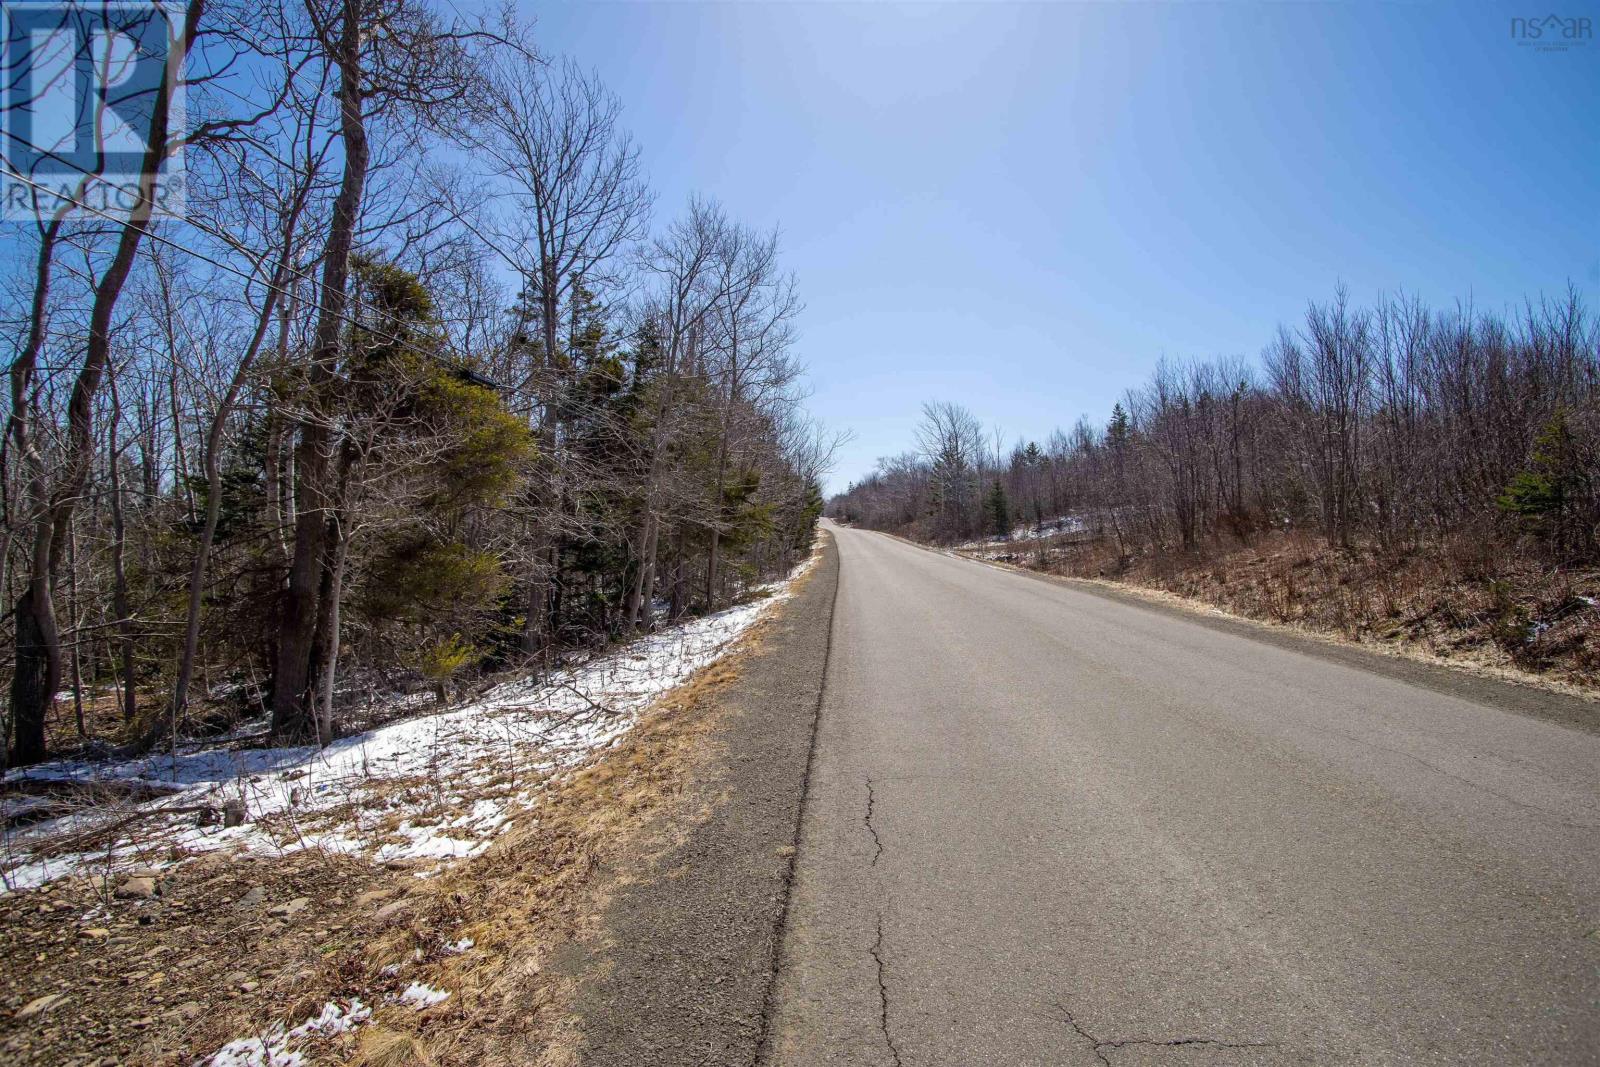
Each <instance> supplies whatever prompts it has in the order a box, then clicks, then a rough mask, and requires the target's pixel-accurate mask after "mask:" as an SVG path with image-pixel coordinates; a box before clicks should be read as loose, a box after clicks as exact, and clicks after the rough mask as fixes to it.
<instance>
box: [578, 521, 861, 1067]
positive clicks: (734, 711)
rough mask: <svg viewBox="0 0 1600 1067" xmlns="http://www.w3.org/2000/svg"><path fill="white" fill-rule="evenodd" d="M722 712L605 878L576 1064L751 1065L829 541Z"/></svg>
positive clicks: (821, 646) (777, 915) (829, 571)
mask: <svg viewBox="0 0 1600 1067" xmlns="http://www.w3.org/2000/svg"><path fill="white" fill-rule="evenodd" d="M826 541H827V543H826V545H825V547H824V549H823V551H822V558H821V559H820V560H819V562H818V563H817V565H816V566H815V568H814V569H813V571H812V573H811V574H810V575H809V576H808V577H807V579H805V584H804V586H803V587H802V588H801V589H800V590H799V591H798V592H797V594H796V595H795V597H794V598H793V599H792V600H791V601H790V602H789V603H788V604H786V605H784V606H783V608H782V609H781V610H780V611H779V613H778V614H777V615H776V616H775V617H774V618H773V619H772V620H771V622H770V623H769V624H768V626H767V627H766V629H765V632H764V633H763V634H762V636H761V643H760V646H759V648H758V649H756V650H755V651H754V652H753V654H751V655H750V656H749V657H747V658H746V659H745V660H744V662H743V663H742V664H741V667H740V671H739V674H738V677H737V678H735V679H734V680H733V681H732V682H731V683H730V684H729V685H728V686H727V688H725V689H724V690H722V691H721V692H720V693H719V695H718V698H717V702H718V711H719V714H718V715H717V717H716V720H715V722H714V723H713V725H712V726H711V729H710V731H709V732H708V735H707V737H706V738H705V745H706V746H707V747H706V749H705V758H704V759H703V760H702V761H701V762H700V764H699V769H698V772H697V773H695V774H694V775H692V776H691V777H690V779H689V780H688V781H687V782H686V783H685V784H684V796H683V797H682V798H681V800H680V802H679V803H676V804H674V805H673V809H674V813H673V814H672V815H670V816H668V817H666V818H663V819H660V820H658V822H657V825H655V826H653V827H651V828H650V829H649V831H648V832H647V833H645V834H643V835H641V837H642V840H641V842H640V846H639V847H638V849H637V850H635V853H634V855H632V856H630V857H625V858H624V860H623V861H620V862H618V863H617V864H616V869H615V870H613V871H610V872H604V873H606V874H608V875H610V876H611V877H614V878H616V879H617V880H618V882H619V884H618V887H617V889H616V891H615V892H614V893H612V894H611V895H610V897H609V899H608V902H607V906H606V909H605V912H604V914H603V916H602V917H601V920H600V929H599V933H598V935H597V936H596V937H595V938H593V939H591V940H590V942H589V943H588V944H587V946H586V947H582V948H579V947H576V946H575V947H574V948H573V950H572V952H570V953H568V954H567V955H568V959H567V960H565V961H564V964H563V969H565V970H568V971H570V972H572V973H574V975H575V976H576V977H577V978H578V986H577V989H576V991H575V995H574V999H573V1002H572V1004H573V1009H574V1012H575V1015H576V1021H577V1029H578V1032H579V1033H580V1035H581V1038H580V1048H579V1052H578V1057H577V1058H578V1061H579V1062H581V1063H583V1064H585V1065H602V1064H618V1065H623V1064H625V1065H628V1067H637V1065H640V1064H650V1065H652V1067H672V1065H677V1064H685V1065H687V1064H695V1065H718V1064H733V1063H738V1064H748V1063H750V1062H752V1061H753V1060H754V1058H755V1055H756V1050H757V1048H758V1046H759V1044H760V1042H761V1040H762V1037H763V1029H764V1026H765V1017H766V1012H767V999H768V996H769V994H770V990H771V986H772V980H773V975H774V972H775V968H776V965H777V953H778V948H779V944H780V941H781V938H782V934H783V921H784V913H785V908H786V906H787V901H788V895H789V885H790V881H791V879H792V877H793V873H794V842H795V837H796V834H797V832H798V826H799V820H800V811H801V804H802V801H803V800H804V797H805V791H806V783H807V776H808V774H809V765H810V757H811V748H812V740H813V736H814V733H815V727H816V719H817V712H818V708H819V706H820V702H821V695H822V686H823V680H824V676H825V672H826V665H827V657H828V645H829V634H830V630H831V626H832V619H833V607H834V597H835V593H836V591H837V588H838V579H839V557H838V551H837V549H836V547H835V546H834V544H833V541H832V538H831V536H828V537H826Z"/></svg>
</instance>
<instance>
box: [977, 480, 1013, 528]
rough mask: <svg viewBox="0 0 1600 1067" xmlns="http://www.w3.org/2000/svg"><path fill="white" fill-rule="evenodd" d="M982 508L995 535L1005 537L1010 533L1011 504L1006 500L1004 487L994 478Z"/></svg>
mask: <svg viewBox="0 0 1600 1067" xmlns="http://www.w3.org/2000/svg"><path fill="white" fill-rule="evenodd" d="M983 510H984V514H985V517H986V518H987V519H988V520H989V528H990V529H991V530H992V531H993V532H994V535H995V536H996V537H1007V536H1010V534H1011V506H1010V504H1008V503H1007V501H1006V487H1005V486H1004V485H1002V484H1000V482H999V480H998V479H996V481H995V483H994V486H993V488H991V489H990V490H989V497H988V499H987V500H985V501H984V504H983Z"/></svg>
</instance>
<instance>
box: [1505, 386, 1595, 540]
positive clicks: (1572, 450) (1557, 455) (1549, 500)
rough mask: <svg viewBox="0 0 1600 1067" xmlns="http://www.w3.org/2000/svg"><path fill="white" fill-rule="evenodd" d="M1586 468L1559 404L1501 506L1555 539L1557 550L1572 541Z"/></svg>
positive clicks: (1534, 530)
mask: <svg viewBox="0 0 1600 1067" xmlns="http://www.w3.org/2000/svg"><path fill="white" fill-rule="evenodd" d="M1582 483H1583V470H1582V467H1581V465H1580V463H1579V461H1578V448H1577V441H1576V440H1575V439H1574V437H1573V434H1572V429H1571V427H1570V426H1569V425H1568V424H1567V412H1566V409H1565V408H1560V407H1558V408H1556V411H1555V414H1554V415H1552V416H1550V421H1549V422H1547V423H1545V426H1544V429H1542V430H1540V431H1539V436H1538V437H1537V438H1536V439H1535V440H1534V443H1533V459H1532V462H1531V463H1530V464H1529V466H1528V468H1527V469H1526V470H1524V471H1522V472H1521V473H1519V474H1518V475H1517V476H1516V477H1515V478H1513V479H1511V484H1510V485H1508V486H1507V487H1506V490H1505V492H1504V493H1502V494H1500V499H1499V500H1498V501H1496V503H1497V504H1498V505H1499V507H1500V510H1502V511H1504V512H1507V513H1509V514H1511V515H1515V516H1517V517H1518V518H1520V519H1521V520H1522V521H1523V522H1524V523H1526V524H1527V525H1528V526H1529V527H1530V528H1531V529H1532V530H1533V532H1535V533H1536V534H1538V535H1539V536H1541V537H1543V538H1545V539H1546V540H1548V541H1550V542H1552V543H1553V544H1554V546H1555V549H1556V551H1557V552H1564V551H1565V550H1566V548H1567V544H1568V536H1567V526H1568V525H1569V523H1568V518H1569V512H1570V510H1571V509H1570V507H1569V502H1570V501H1571V500H1572V499H1573V498H1574V497H1575V496H1576V495H1577V494H1578V493H1579V492H1580V490H1581V488H1582Z"/></svg>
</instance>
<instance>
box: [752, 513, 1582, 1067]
mask: <svg viewBox="0 0 1600 1067" xmlns="http://www.w3.org/2000/svg"><path fill="white" fill-rule="evenodd" d="M835 532H836V535H837V538H838V545H839V550H840V553H841V567H842V570H841V585H840V588H839V595H838V605H837V612H836V615H835V619H834V633H833V650H832V660H831V666H830V669H829V673H828V687H827V691H826V694H825V697H824V701H823V705H822V711H821V719H820V726H819V730H818V736H817V741H816V745H817V747H816V750H815V757H814V764H813V769H812V773H811V778H810V786H809V792H808V794H807V798H806V803H805V812H804V817H803V823H802V828H801V838H800V852H799V858H798V868H797V873H796V878H795V883H794V888H793V895H792V898H791V901H790V911H789V917H788V929H787V933H786V936H785V940H784V943H783V947H782V952H781V958H780V965H781V969H780V973H779V978H778V983H777V988H776V990H775V993H774V996H775V1001H774V1009H773V1016H772V1019H771V1030H770V1034H769V1042H768V1047H767V1050H766V1051H767V1055H766V1057H765V1058H766V1061H767V1062H768V1063H771V1064H783V1065H792V1067H821V1065H825V1064H850V1065H860V1067H871V1065H901V1067H926V1065H954V1067H969V1065H971V1067H989V1065H995V1067H1024V1065H1030V1064H1086V1065H1090V1067H1093V1065H1096V1064H1113V1065H1117V1067H1122V1065H1131V1064H1213V1063H1217V1064H1221V1063H1229V1064H1232V1063H1237V1064H1251V1065H1257V1064H1289V1063H1295V1064H1303V1063H1315V1064H1363V1065H1366V1064H1387V1063H1395V1064H1400V1063H1406V1064H1410V1063H1419V1064H1432V1063H1439V1064H1492V1065H1497V1067H1498V1065H1506V1064H1524V1063H1527V1064H1532V1063H1538V1064H1579V1063H1600V933H1597V932H1595V931H1596V929H1597V928H1600V736H1597V735H1596V733H1595V732H1593V731H1592V730H1581V729H1575V728H1573V727H1570V726H1565V725H1561V724H1559V723H1556V722H1551V721H1548V720H1545V719H1541V718H1539V717H1535V716H1529V715H1524V714H1517V713H1513V712H1509V711H1505V710H1500V709H1498V708H1497V707H1495V706H1492V705H1493V702H1494V697H1493V693H1494V692H1495V691H1496V690H1495V687H1494V686H1487V687H1485V688H1484V690H1483V691H1482V693H1481V694H1479V695H1478V697H1477V698H1476V699H1464V698H1463V697H1461V696H1459V695H1448V694H1447V693H1445V692H1441V691H1439V690H1438V688H1437V687H1430V686H1428V685H1425V684H1417V683H1415V682H1407V681H1402V680H1397V679H1395V678H1392V677H1385V676H1383V675H1382V674H1380V673H1375V672H1372V671H1368V670H1363V669H1360V668H1359V667H1355V666H1351V665H1350V664H1348V663H1341V662H1338V661H1336V660H1334V659H1331V658H1329V657H1327V656H1322V655H1318V654H1316V653H1315V652H1314V651H1312V652H1308V651H1305V650H1296V649H1295V648H1286V647H1282V646H1281V644H1278V643H1274V642H1268V641H1262V640H1257V639H1252V638H1250V637H1247V636H1242V635H1240V634H1238V633H1233V632H1224V631H1219V630H1218V629H1217V628H1216V627H1214V626H1210V625H1208V624H1206V623H1205V622H1203V621H1199V620H1193V619H1187V618H1177V617H1173V616H1172V615H1171V614H1170V613H1163V612H1160V611H1155V610H1150V609H1147V608H1143V607H1139V606H1135V605H1131V604H1127V603H1124V602H1119V601H1117V600H1115V599H1108V598H1106V597H1103V596H1099V595H1096V594H1094V593H1091V592H1087V591H1084V590H1082V589H1077V588H1070V587H1066V586H1062V585H1059V584H1054V583H1050V582H1046V581H1042V580H1039V579H1036V578H1032V577H1028V576H1026V575H1021V574H1014V573H1008V572H1004V571H1000V570H997V569H994V568H991V567H986V566H983V565H981V564H977V563H972V562H969V561H965V560H957V559H952V558H949V557H946V556H942V555H937V554H934V553H931V552H927V551H924V550H922V549H918V548H916V547H914V546H911V545H907V544H905V543H903V542H898V541H895V540H892V539H890V538H888V537H884V536H881V535H877V534H871V533H866V532H860V531H855V530H836V531H835ZM1569 712H1570V708H1569Z"/></svg>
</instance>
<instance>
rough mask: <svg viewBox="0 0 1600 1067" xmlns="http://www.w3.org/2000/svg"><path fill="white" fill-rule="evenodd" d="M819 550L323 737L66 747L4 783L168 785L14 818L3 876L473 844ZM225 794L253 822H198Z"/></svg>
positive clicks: (671, 683) (503, 824) (46, 876)
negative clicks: (622, 634) (437, 701)
mask: <svg viewBox="0 0 1600 1067" xmlns="http://www.w3.org/2000/svg"><path fill="white" fill-rule="evenodd" d="M809 563H810V561H808V562H807V563H804V564H802V565H801V566H800V567H798V568H796V570H795V572H794V574H791V575H790V576H789V578H788V579H786V580H785V581H783V582H777V583H773V584H771V585H768V586H764V587H761V588H760V589H759V590H758V593H760V594H762V595H761V597H760V598H759V599H757V600H754V601H752V602H750V603H746V604H741V605H738V606H735V607H732V608H728V609H727V610H725V611H719V612H717V613H715V614H713V615H707V616H704V617H702V618H697V619H690V620H687V621H685V622H683V623H681V624H678V625H674V626H670V627H666V628H663V629H662V630H660V631H658V632H656V633H654V634H651V635H649V636H647V637H644V638H642V639H640V640H638V641H635V642H633V643H631V644H629V645H626V646H623V647H622V648H620V649H617V650H615V651H612V652H609V653H605V654H597V655H592V656H590V657H588V658H586V659H584V660H582V661H581V662H576V663H574V664H573V665H571V666H568V667H565V668H563V669H560V670H556V671H553V672H551V673H549V674H547V675H544V676H542V677H530V678H525V679H522V680H518V681H513V682H509V683H506V684H503V685H500V686H497V687H495V688H494V689H492V690H490V691H489V692H488V693H486V694H484V695H483V696H482V697H480V698H479V699H476V700H474V701H473V702H472V703H469V704H466V705H464V706H461V707H456V708H453V709H451V710H448V711H443V712H439V713H436V714H432V715H422V716H418V717H415V718H410V719H405V720H402V721H400V722H396V723H392V724H390V725H387V726H382V727H379V728H377V729H374V730H369V731H367V732H365V733H361V734H356V735H354V736H351V737H346V738H342V739H341V740H338V741H335V742H333V743H332V744H330V745H327V746H326V747H324V748H317V747H315V746H298V747H283V748H259V747H257V748H251V747H244V748H239V747H219V746H218V744H217V742H215V741H213V742H211V743H210V744H209V745H197V744H194V745H189V746H187V747H184V748H180V750H179V751H178V752H177V753H176V754H162V755H156V756H151V757H148V758H144V759H137V760H130V761H125V762H110V763H104V762H101V763H96V762H90V761H61V762H56V763H46V764H40V765H38V766H34V767H28V768H23V769H21V770H18V771H13V772H11V773H9V774H7V775H6V776H5V780H6V781H8V782H14V781H18V780H21V779H30V780H33V781H39V782H50V781H58V782H71V783H73V784H74V785H76V786H80V787H83V788H84V789H85V790H86V791H89V792H91V793H92V789H93V786H94V785H95V784H96V783H102V782H111V783H115V784H116V785H117V786H119V787H120V788H121V789H123V790H124V791H125V790H126V789H127V787H129V786H130V785H137V784H146V785H149V786H152V787H159V788H160V789H162V790H163V791H165V792H166V795H164V796H161V797H159V798H158V799H154V800H148V801H144V802H142V803H125V804H120V805H106V804H100V805H89V804H86V805H85V806H84V809H83V811H82V812H81V813H78V814H71V815H66V816H61V817H57V818H54V819H47V820H43V821H40V822H38V823H35V824H33V825H31V826H26V827H24V828H22V829H20V830H17V831H14V832H13V833H12V834H11V835H10V836H9V838H8V839H7V840H6V841H5V842H4V845H5V853H4V856H3V862H0V879H3V881H4V889H5V890H7V891H9V890H15V889H19V888H26V887H31V886H35V885H39V884H42V883H44V882H47V881H50V880H52V879H55V878H60V877H63V876H65V875H69V874H74V873H79V874H97V873H98V874H105V873H108V872H109V871H111V870H114V869H116V868H118V867H125V866H129V865H133V864H138V865H141V866H163V865H166V864H168V863H170V862H172V861H170V860H167V859H165V858H164V857H166V856H167V855H169V854H176V855H180V856H182V855H187V854H193V853H200V852H209V851H213V850H217V849H225V848H226V849H235V850H240V851H248V852H258V853H266V854H278V853H282V852H285V851H290V850H295V849H302V848H318V849H322V850H324V851H327V852H343V853H353V854H358V855H363V856H368V857H371V858H373V859H374V860H377V861H380V862H386V861H408V860H409V861H422V862H428V861H434V862H447V861H452V860H459V859H464V858H470V857H472V856H476V855H478V854H479V853H481V852H482V851H483V850H484V849H486V848H487V847H488V846H489V844H490V843H491V841H492V839H493V838H494V837H495V836H496V835H497V834H499V833H500V832H502V831H503V830H505V829H506V828H507V827H508V825H509V821H510V819H511V818H512V816H513V814H514V813H515V812H516V811H518V810H521V809H524V808H526V807H528V806H529V805H531V804H534V803H536V801H537V793H538V786H539V784H540V783H541V782H543V781H544V780H545V779H547V778H548V777H549V776H550V775H551V774H557V773H560V772H561V771H563V770H566V769H569V768H571V767H574V766H576V765H577V764H579V763H581V762H583V761H584V760H586V759H587V758H589V757H590V756H591V755H592V754H593V753H594V752H596V751H597V750H599V749H602V748H604V747H606V746H608V745H610V744H611V743H613V742H614V741H616V740H617V739H618V738H619V737H621V736H622V735H623V734H625V733H627V732H628V730H629V729H631V728H632V727H633V725H634V724H635V723H636V722H637V721H638V717H639V715H640V714H641V713H642V712H643V711H645V710H646V709H647V708H649V707H650V706H651V705H652V704H653V703H655V701H656V700H657V699H658V698H659V697H660V696H662V695H663V694H664V693H666V692H668V691H670V690H672V689H674V688H676V687H677V686H679V685H681V684H683V683H684V682H685V681H686V680H687V679H688V678H689V676H690V675H692V674H693V673H694V672H695V671H697V670H699V669H700V668H702V667H704V666H706V665H707V664H709V663H711V662H713V661H714V660H716V659H717V658H718V657H720V656H721V655H722V654H723V653H724V652H725V651H727V649H728V647H729V646H730V645H731V644H732V643H733V642H734V641H735V640H736V639H737V638H738V637H739V636H740V635H741V634H743V633H744V632H745V631H746V630H748V629H749V628H750V627H751V626H752V625H753V624H754V623H755V622H756V621H757V620H758V619H759V618H761V617H762V616H763V615H764V614H766V613H767V612H768V611H770V610H771V609H772V607H773V606H774V605H776V604H778V603H780V602H781V601H783V600H784V599H786V598H787V597H788V596H789V595H790V590H791V588H792V584H793V582H794V580H795V579H796V578H798V577H799V575H800V573H801V572H802V571H803V570H804V569H805V568H806V567H807V566H809ZM263 728H264V724H263V723H256V724H253V725H251V726H247V727H245V728H241V730H240V731H238V736H240V737H244V738H248V737H251V736H252V731H254V733H255V736H259V733H260V731H261V730H262V729H263ZM236 743H248V742H236ZM11 799H12V798H11V797H8V798H6V802H7V803H10V802H11ZM227 800H243V801H244V804H245V808H246V811H247V813H248V814H247V821H246V822H245V824H244V825H241V826H235V827H228V828H224V827H222V826H220V825H211V826H197V825H196V819H195V816H194V814H193V813H194V811H195V810H197V809H198V808H200V807H207V806H209V807H213V808H218V809H220V808H221V807H222V805H223V803H224V801H227ZM29 802H31V801H29ZM167 809H173V810H171V811H170V813H169V812H168V810H167ZM185 809H186V810H185ZM5 814H6V815H8V816H9V815H11V814H13V812H12V811H11V810H10V809H7V811H6V812H5ZM129 816H136V818H132V819H129V818H128V817H129ZM121 819H127V820H128V821H129V822H130V823H131V824H132V828H131V829H125V830H124V831H122V832H120V833H118V834H117V835H115V837H114V839H113V840H111V841H109V842H107V843H104V844H101V845H97V847H96V848H94V849H91V850H78V851H72V850H68V851H64V852H62V853H61V854H52V853H54V852H56V851H57V850H58V849H59V842H61V841H62V840H64V839H66V838H69V837H70V836H73V835H77V834H83V833H87V832H92V831H94V830H96V829H98V828H109V827H112V826H114V825H115V824H116V822H117V821H118V820H121ZM53 842H54V843H56V846H57V847H56V848H54V849H53V848H51V845H52V843H53ZM263 1062H265V1061H263Z"/></svg>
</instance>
